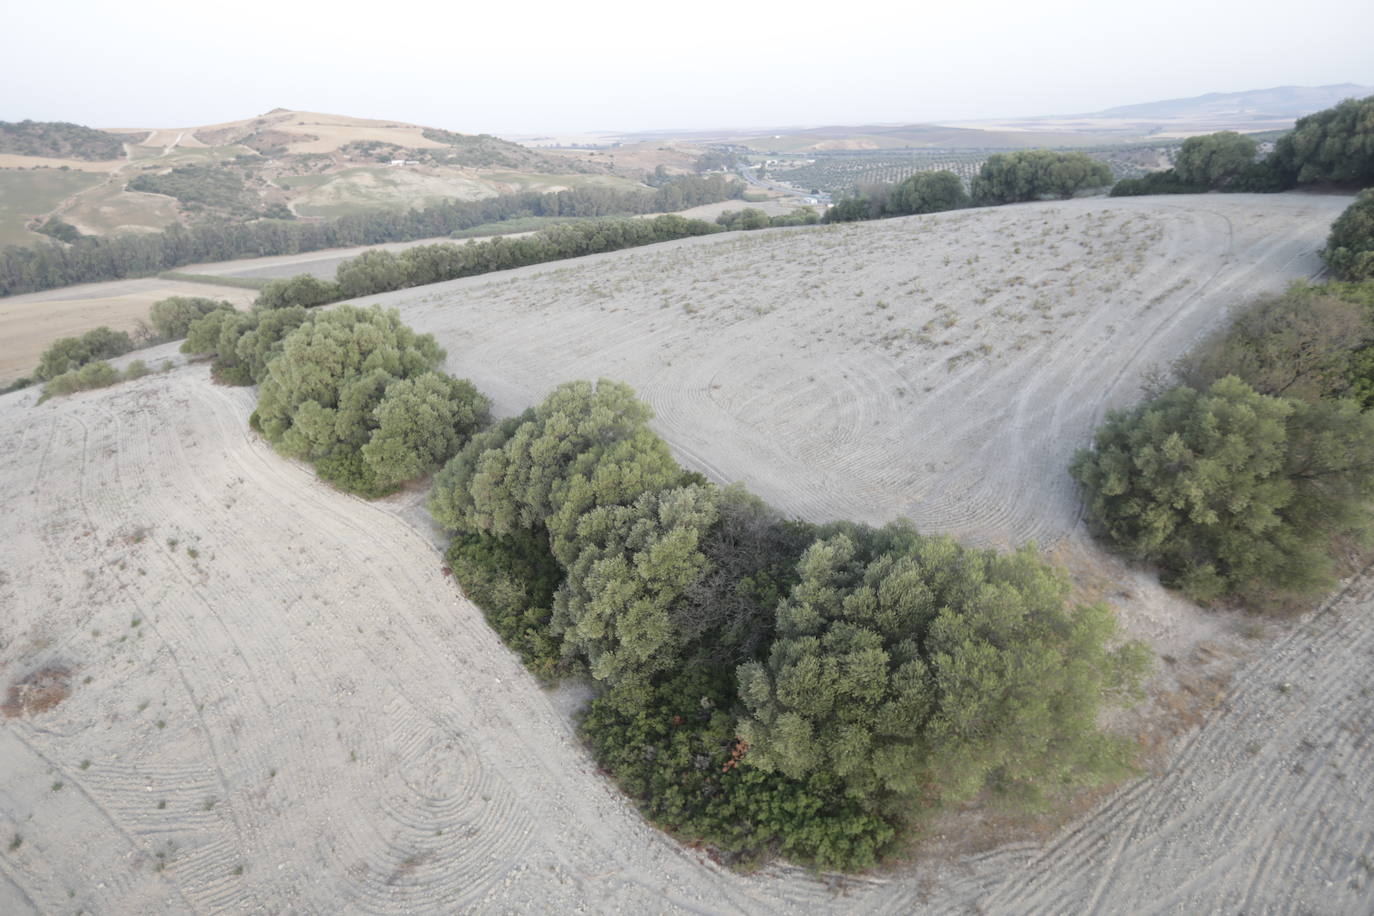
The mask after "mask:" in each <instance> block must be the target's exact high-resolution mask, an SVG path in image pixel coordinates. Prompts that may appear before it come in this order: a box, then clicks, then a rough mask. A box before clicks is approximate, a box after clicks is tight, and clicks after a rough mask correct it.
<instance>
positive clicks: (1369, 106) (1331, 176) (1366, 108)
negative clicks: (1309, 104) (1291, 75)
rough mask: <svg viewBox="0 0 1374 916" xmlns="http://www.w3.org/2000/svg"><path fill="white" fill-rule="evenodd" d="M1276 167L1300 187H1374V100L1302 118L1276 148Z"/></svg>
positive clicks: (1344, 104)
mask: <svg viewBox="0 0 1374 916" xmlns="http://www.w3.org/2000/svg"><path fill="white" fill-rule="evenodd" d="M1272 158H1273V160H1274V164H1275V166H1276V168H1277V169H1278V170H1280V171H1281V172H1283V173H1285V174H1287V175H1291V176H1292V177H1293V180H1294V181H1296V182H1297V183H1298V184H1311V183H1313V182H1322V181H1331V182H1341V183H1349V184H1356V185H1358V186H1360V187H1367V186H1368V185H1370V184H1371V183H1374V96H1369V97H1368V98H1364V99H1359V100H1355V99H1347V100H1346V101H1344V102H1341V103H1340V104H1339V105H1337V106H1335V107H1334V108H1327V109H1324V110H1323V111H1319V112H1316V113H1315V114H1310V115H1308V116H1307V117H1305V118H1299V119H1298V123H1297V125H1296V126H1295V127H1294V128H1293V131H1292V132H1291V133H1288V134H1285V135H1283V136H1282V137H1280V138H1279V139H1278V142H1277V143H1276V144H1275V145H1274V153H1273V156H1272Z"/></svg>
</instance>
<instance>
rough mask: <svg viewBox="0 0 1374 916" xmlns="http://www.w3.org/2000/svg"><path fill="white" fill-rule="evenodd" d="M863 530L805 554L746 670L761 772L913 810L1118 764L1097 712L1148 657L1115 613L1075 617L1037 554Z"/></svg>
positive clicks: (1113, 771)
mask: <svg viewBox="0 0 1374 916" xmlns="http://www.w3.org/2000/svg"><path fill="white" fill-rule="evenodd" d="M852 533H853V535H854V536H851V534H850V533H845V532H841V533H839V534H836V535H834V536H833V537H830V538H826V539H824V540H821V541H817V542H816V543H815V544H813V545H812V546H811V547H810V548H809V549H808V550H807V552H806V554H805V556H804V557H803V558H802V561H801V565H800V574H801V580H800V582H799V583H798V584H797V586H796V587H795V588H794V589H793V590H792V593H791V596H790V598H788V599H787V600H785V601H783V602H781V603H780V604H779V605H778V609H777V636H776V638H775V640H774V642H773V646H772V649H771V651H770V653H769V656H768V660H767V662H766V663H765V662H749V663H746V664H744V665H742V666H740V668H739V682H740V696H741V698H742V699H743V701H744V703H745V705H746V706H747V707H748V710H749V714H748V716H746V717H745V718H744V719H743V720H742V721H741V723H740V726H739V728H740V735H741V737H742V738H743V739H744V740H746V741H748V742H749V743H750V745H751V748H750V752H749V757H748V758H747V759H748V761H749V763H750V764H751V765H753V766H755V767H758V768H759V769H762V770H764V771H766V772H773V771H777V772H781V773H783V774H785V775H787V776H789V777H792V778H794V779H801V778H805V777H807V776H809V775H811V774H815V773H827V774H834V775H835V776H836V777H838V778H839V780H840V781H841V782H842V784H843V785H844V786H845V789H846V791H847V793H848V794H849V795H851V796H852V797H855V798H862V799H869V800H870V801H874V802H876V801H880V800H883V799H892V800H894V801H898V802H900V803H903V804H906V803H911V802H918V803H924V804H930V803H935V802H942V801H962V800H966V799H968V798H971V797H972V796H974V795H975V794H977V793H978V792H980V791H982V790H983V789H984V788H992V789H994V790H998V791H1001V792H1004V793H1008V794H1011V795H1014V796H1015V797H1016V798H1017V799H1018V800H1019V801H1022V802H1026V803H1031V804H1034V803H1038V802H1040V801H1042V800H1043V799H1045V798H1048V797H1052V796H1055V795H1057V794H1059V793H1060V792H1062V791H1063V790H1064V789H1066V788H1069V787H1075V786H1078V785H1082V784H1085V783H1091V782H1094V781H1097V780H1100V779H1102V778H1105V777H1107V776H1111V775H1118V774H1119V772H1120V763H1121V759H1122V752H1121V748H1120V747H1119V746H1117V745H1116V744H1115V742H1113V741H1111V740H1110V739H1107V738H1106V737H1104V736H1103V735H1102V734H1101V733H1100V732H1098V730H1097V725H1096V721H1097V714H1098V711H1099V707H1100V703H1101V699H1102V697H1103V695H1104V694H1108V695H1110V694H1112V693H1114V692H1117V691H1121V690H1132V689H1134V687H1135V685H1136V683H1137V681H1138V678H1139V676H1140V674H1141V673H1142V669H1143V665H1144V659H1145V655H1144V650H1143V648H1141V647H1139V646H1136V645H1130V646H1127V647H1124V648H1122V649H1120V650H1116V651H1112V650H1109V649H1108V648H1107V646H1108V644H1109V643H1110V642H1111V641H1112V640H1113V639H1114V638H1115V623H1114V620H1113V618H1112V615H1111V611H1110V609H1109V608H1107V607H1106V606H1105V605H1093V606H1080V607H1078V608H1076V609H1073V610H1069V609H1068V607H1067V606H1066V604H1067V600H1068V595H1069V588H1070V586H1069V582H1068V578H1067V576H1066V575H1064V574H1063V573H1062V572H1058V571H1055V570H1053V569H1052V568H1050V567H1048V566H1046V565H1045V564H1044V563H1043V562H1042V561H1041V560H1040V558H1039V555H1038V554H1037V553H1036V552H1035V550H1034V549H1033V548H1030V547H1027V548H1024V549H1022V550H1020V551H1018V552H1016V553H1014V554H1007V555H999V554H998V553H996V552H995V551H990V550H978V551H975V550H968V549H965V548H963V547H960V546H959V545H958V544H956V543H955V542H954V541H952V540H950V539H948V538H923V537H921V536H919V535H917V534H916V532H915V531H914V530H913V529H911V528H910V527H907V526H901V525H893V526H889V527H887V528H884V529H881V530H879V531H876V532H874V531H868V530H864V529H857V530H854V531H853V532H852ZM856 538H857V540H856Z"/></svg>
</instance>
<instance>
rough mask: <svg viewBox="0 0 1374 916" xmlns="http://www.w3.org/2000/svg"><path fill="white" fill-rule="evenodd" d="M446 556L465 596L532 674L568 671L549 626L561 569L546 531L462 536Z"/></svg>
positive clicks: (531, 530)
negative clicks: (550, 546)
mask: <svg viewBox="0 0 1374 916" xmlns="http://www.w3.org/2000/svg"><path fill="white" fill-rule="evenodd" d="M444 556H445V559H446V560H447V562H448V566H449V570H450V571H451V572H452V573H453V576H454V577H455V578H456V579H457V580H458V582H459V583H460V584H461V585H462V587H463V593H464V594H465V595H467V597H468V598H470V599H471V600H472V601H473V603H475V604H476V605H477V606H478V607H480V608H481V609H482V612H483V613H484V614H485V615H486V618H487V622H488V623H490V624H491V628H492V629H493V630H495V631H496V633H497V634H498V635H499V636H500V637H501V639H502V640H503V641H504V642H505V643H506V645H508V646H510V647H511V648H512V649H514V650H515V651H516V652H518V653H519V654H520V659H521V660H522V661H523V662H524V663H525V664H526V666H528V667H529V669H530V670H531V671H533V672H534V673H535V674H538V675H539V676H540V677H552V676H554V675H558V674H565V673H567V672H568V670H569V661H570V660H569V659H567V658H565V657H564V655H563V642H562V640H561V639H559V638H558V637H557V636H555V635H554V634H553V631H552V628H551V626H550V623H551V621H552V619H553V596H554V592H555V591H556V590H557V588H558V586H559V585H560V584H561V583H562V582H563V569H562V567H560V566H559V565H558V561H557V560H555V559H554V558H553V554H552V553H550V552H549V536H548V532H546V531H544V530H543V529H542V528H530V529H521V530H519V531H516V532H514V533H512V534H508V535H501V536H496V535H490V534H460V535H458V536H457V537H455V538H454V539H453V543H452V544H451V545H450V546H449V549H448V552H447V553H446V554H445V555H444Z"/></svg>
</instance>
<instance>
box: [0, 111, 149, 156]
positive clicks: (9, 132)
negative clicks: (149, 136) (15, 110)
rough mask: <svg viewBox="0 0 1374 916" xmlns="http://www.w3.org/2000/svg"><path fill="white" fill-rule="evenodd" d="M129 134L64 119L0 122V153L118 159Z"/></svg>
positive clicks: (122, 152)
mask: <svg viewBox="0 0 1374 916" xmlns="http://www.w3.org/2000/svg"><path fill="white" fill-rule="evenodd" d="M129 139H132V138H131V137H130V136H128V135H124V134H114V133H109V132H107V131H103V130H96V129H95V128H92V127H83V126H82V125H80V124H69V123H67V122H65V121H18V122H14V121H0V153H18V154H19V155H21V156H51V157H55V158H61V159H89V160H93V161H100V160H108V159H120V158H122V157H123V156H124V141H125V140H129Z"/></svg>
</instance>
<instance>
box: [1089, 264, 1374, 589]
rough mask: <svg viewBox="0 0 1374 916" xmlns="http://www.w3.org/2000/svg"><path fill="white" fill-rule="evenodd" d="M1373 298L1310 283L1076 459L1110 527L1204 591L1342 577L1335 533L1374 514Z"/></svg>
mask: <svg viewBox="0 0 1374 916" xmlns="http://www.w3.org/2000/svg"><path fill="white" fill-rule="evenodd" d="M1372 306H1374V284H1364V286H1362V287H1361V286H1347V285H1332V286H1328V287H1307V286H1302V285H1299V286H1296V287H1294V288H1293V289H1291V290H1290V291H1289V292H1288V293H1286V294H1285V295H1283V296H1280V297H1275V298H1272V299H1266V300H1262V301H1260V302H1258V303H1256V304H1254V305H1252V306H1250V307H1248V308H1246V309H1244V310H1242V311H1241V312H1240V313H1238V315H1237V316H1236V317H1235V320H1234V321H1233V322H1232V323H1231V324H1230V325H1229V326H1228V327H1226V328H1224V329H1222V330H1221V331H1219V332H1218V333H1216V334H1214V335H1212V336H1210V337H1208V338H1206V339H1205V340H1203V341H1202V342H1201V343H1200V344H1199V345H1198V346H1197V347H1196V348H1195V349H1194V350H1192V351H1191V352H1189V353H1187V354H1185V355H1184V356H1183V357H1181V358H1180V359H1179V360H1178V361H1177V362H1176V363H1175V366H1174V370H1175V373H1176V375H1177V377H1178V378H1179V379H1180V380H1181V381H1183V382H1185V383H1186V384H1183V385H1180V386H1178V387H1175V388H1172V389H1163V390H1161V389H1160V387H1159V386H1157V387H1156V391H1155V394H1154V396H1153V397H1151V398H1150V399H1149V400H1148V401H1147V402H1145V403H1144V404H1141V405H1140V406H1138V407H1136V408H1134V409H1133V410H1128V411H1122V412H1114V413H1112V414H1110V415H1109V416H1108V418H1107V421H1106V422H1105V423H1104V424H1103V425H1102V426H1101V427H1099V428H1098V430H1097V432H1096V434H1095V436H1094V442H1093V448H1092V449H1091V450H1083V451H1080V452H1079V453H1078V455H1077V456H1076V457H1075V458H1074V461H1073V465H1072V467H1071V473H1072V474H1073V476H1074V478H1075V479H1076V480H1077V481H1078V483H1079V485H1080V487H1081V488H1082V492H1083V496H1084V499H1085V501H1086V503H1087V508H1088V511H1089V513H1090V516H1091V520H1092V524H1093V526H1094V528H1095V529H1096V530H1097V531H1098V532H1099V533H1100V534H1101V535H1102V536H1103V537H1105V538H1106V539H1107V540H1108V541H1109V542H1110V543H1111V544H1112V545H1113V546H1114V547H1116V548H1117V549H1119V550H1121V551H1122V552H1124V553H1126V554H1128V555H1130V556H1133V557H1137V558H1139V559H1143V560H1148V561H1151V562H1154V563H1157V564H1158V565H1159V566H1160V569H1161V579H1162V580H1163V581H1164V582H1165V584H1167V585H1171V586H1175V587H1178V588H1180V589H1182V590H1184V591H1185V592H1187V593H1188V594H1189V595H1191V596H1193V597H1195V598H1197V599H1198V600H1201V601H1204V602H1210V601H1213V600H1216V599H1218V598H1221V597H1223V596H1227V595H1235V596H1239V597H1242V598H1244V599H1246V600H1247V601H1249V602H1251V603H1268V602H1275V601H1277V602H1283V601H1286V600H1289V599H1290V598H1291V597H1293V596H1299V595H1303V594H1308V593H1311V592H1313V591H1315V590H1318V589H1321V588H1323V587H1326V586H1328V585H1329V584H1330V583H1331V581H1332V563H1331V559H1330V549H1331V538H1332V537H1334V536H1336V535H1339V534H1351V533H1354V534H1359V533H1363V532H1365V531H1368V530H1369V529H1370V527H1371V522H1372V521H1374V515H1371V504H1372V502H1374V461H1371V460H1370V458H1369V456H1370V455H1371V454H1374V413H1371V412H1367V410H1366V409H1367V408H1368V406H1369V405H1370V404H1371V403H1374V350H1371V348H1370V342H1371V339H1374V321H1371V307H1372Z"/></svg>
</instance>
